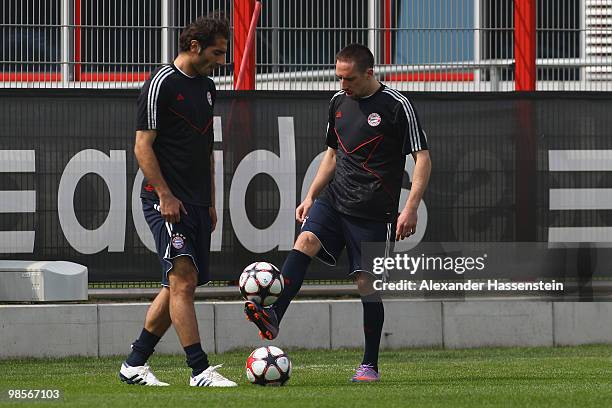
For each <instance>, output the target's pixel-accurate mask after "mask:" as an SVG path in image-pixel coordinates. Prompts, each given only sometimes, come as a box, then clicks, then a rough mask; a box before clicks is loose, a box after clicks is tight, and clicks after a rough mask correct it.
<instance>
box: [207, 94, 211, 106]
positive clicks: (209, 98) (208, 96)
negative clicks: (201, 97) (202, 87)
mask: <svg viewBox="0 0 612 408" xmlns="http://www.w3.org/2000/svg"><path fill="white" fill-rule="evenodd" d="M206 99H208V104H209V105H210V106H212V95H211V94H210V91H208V92H206Z"/></svg>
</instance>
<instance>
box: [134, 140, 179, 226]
mask: <svg viewBox="0 0 612 408" xmlns="http://www.w3.org/2000/svg"><path fill="white" fill-rule="evenodd" d="M156 136H157V132H156V131H155V130H138V131H136V142H135V144H134V155H135V156H136V160H138V166H139V167H140V169H141V170H142V173H143V174H144V176H145V178H146V179H147V182H148V183H149V184H151V185H152V186H153V188H155V192H156V193H157V196H158V197H159V207H160V208H159V210H160V212H161V215H162V217H164V219H165V220H166V221H168V222H169V223H177V222H179V221H180V219H181V215H180V212H181V211H183V212H184V213H185V214H186V213H187V211H186V210H185V207H184V206H183V203H182V202H181V201H180V200H179V199H178V198H176V197H175V196H174V195H173V194H172V191H171V190H170V188H169V187H168V184H167V183H166V180H164V176H163V175H162V172H161V170H160V168H159V162H158V161H157V156H155V152H154V151H153V142H154V141H155V137H156Z"/></svg>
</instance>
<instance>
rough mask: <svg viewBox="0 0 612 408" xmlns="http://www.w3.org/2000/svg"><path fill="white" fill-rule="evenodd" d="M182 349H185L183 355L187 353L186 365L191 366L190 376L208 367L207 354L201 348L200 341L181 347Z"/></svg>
mask: <svg viewBox="0 0 612 408" xmlns="http://www.w3.org/2000/svg"><path fill="white" fill-rule="evenodd" d="M183 350H185V355H187V365H188V366H189V367H191V375H192V376H194V377H195V376H196V375H198V374H200V373H201V372H202V371H204V370H206V369H207V368H208V367H210V364H208V356H207V355H206V353H205V352H204V350H202V345H201V344H200V343H195V344H192V345H191V346H187V347H183Z"/></svg>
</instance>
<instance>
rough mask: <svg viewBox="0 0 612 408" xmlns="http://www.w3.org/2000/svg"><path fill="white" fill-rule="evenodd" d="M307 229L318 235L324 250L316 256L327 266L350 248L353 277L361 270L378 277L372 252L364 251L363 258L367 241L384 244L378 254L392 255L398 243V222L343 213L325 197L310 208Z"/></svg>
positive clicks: (306, 221)
mask: <svg viewBox="0 0 612 408" xmlns="http://www.w3.org/2000/svg"><path fill="white" fill-rule="evenodd" d="M305 231H308V232H310V233H312V234H314V235H315V236H316V237H317V239H318V240H319V242H320V243H321V249H320V250H319V253H318V254H317V255H316V256H315V257H316V258H317V259H319V260H320V261H321V262H323V263H325V264H327V265H330V266H335V265H336V260H337V259H338V257H339V256H340V254H341V253H342V250H343V249H344V247H346V251H347V255H348V259H349V271H348V274H349V276H350V275H353V274H355V273H357V272H367V273H370V274H372V275H374V276H378V275H376V274H374V273H373V272H372V260H371V259H370V257H371V256H372V254H367V256H366V255H365V254H364V256H363V257H362V248H361V245H362V244H363V243H368V242H377V243H384V253H380V254H377V255H378V256H384V257H388V256H389V254H390V253H391V251H392V250H393V243H394V242H395V223H387V222H384V221H373V220H366V219H364V218H359V217H353V216H350V215H346V214H342V213H340V212H338V211H337V210H336V209H335V208H333V207H332V206H331V205H330V204H329V203H328V202H327V201H324V200H321V199H317V200H315V202H314V204H313V205H312V207H311V208H310V210H309V211H308V215H307V216H306V220H305V221H304V224H303V225H302V231H301V232H305ZM366 258H367V259H366Z"/></svg>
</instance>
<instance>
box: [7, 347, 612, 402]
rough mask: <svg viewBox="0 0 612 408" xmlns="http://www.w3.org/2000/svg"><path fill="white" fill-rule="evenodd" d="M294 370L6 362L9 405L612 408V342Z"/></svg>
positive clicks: (431, 353) (423, 353) (178, 362)
mask: <svg viewBox="0 0 612 408" xmlns="http://www.w3.org/2000/svg"><path fill="white" fill-rule="evenodd" d="M285 351H286V352H288V354H289V356H290V357H291V360H292V361H293V365H294V370H293V376H292V378H291V379H290V380H289V382H288V384H287V385H286V386H284V387H260V386H254V385H251V384H249V383H248V382H247V380H246V377H245V375H244V368H243V367H244V363H245V360H246V357H247V355H248V351H247V350H243V351H240V352H232V353H226V354H222V355H211V356H210V361H211V362H212V363H214V364H219V363H223V364H224V367H223V368H222V369H221V370H220V371H221V372H222V373H223V374H224V375H226V376H227V377H228V378H230V379H233V380H235V381H237V382H238V383H239V387H237V388H233V389H211V388H190V387H189V386H188V385H187V384H188V375H189V370H188V369H187V368H186V366H185V358H184V357H183V356H154V357H153V358H152V359H151V361H150V363H151V366H152V368H153V371H154V372H155V373H156V375H157V376H158V378H159V379H160V380H162V381H166V382H169V383H170V384H171V386H170V387H165V388H157V387H143V386H136V385H125V384H123V383H121V382H120V381H119V380H118V377H117V372H118V369H119V365H120V364H121V362H122V357H114V358H67V359H20V360H2V361H0V390H1V392H2V394H3V395H2V396H1V397H0V407H3V406H15V407H26V406H35V407H42V406H55V407H62V408H64V407H77V406H78V407H88V408H94V407H95V408H97V407H146V408H148V407H168V408H182V407H223V408H229V407H240V408H251V407H253V408H259V407H266V408H283V407H334V408H337V407H381V406H384V407H387V406H388V407H554V408H559V407H605V406H612V345H611V346H603V345H602V346H582V347H556V348H495V349H473V350H440V349H410V350H398V351H384V352H382V353H381V359H380V367H381V373H382V381H381V382H380V383H376V384H352V383H350V382H349V381H348V380H349V378H350V376H351V374H352V373H353V370H354V368H355V366H356V365H357V364H358V363H359V359H360V356H361V352H360V351H359V350H339V351H298V350H291V349H286V350H285ZM9 389H60V390H61V391H62V394H63V395H62V398H61V400H59V401H49V402H37V403H33V402H32V401H14V400H13V401H11V400H9V399H8V397H7V391H8V390H9Z"/></svg>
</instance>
